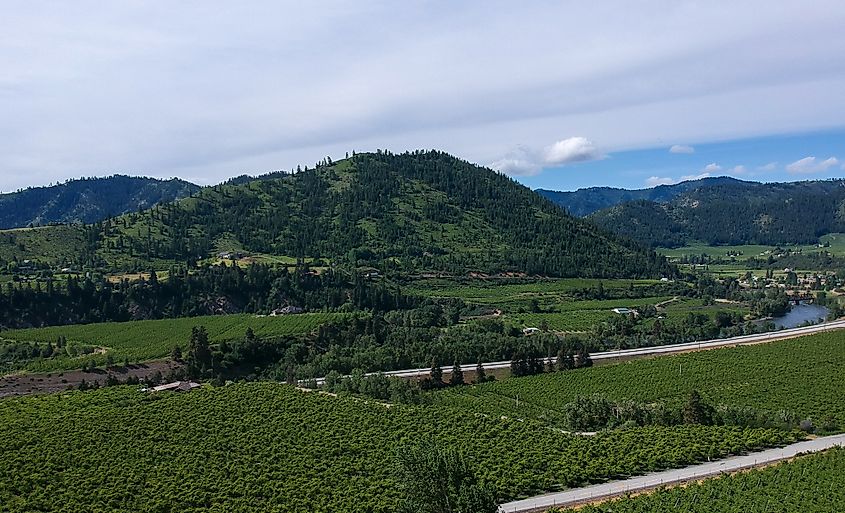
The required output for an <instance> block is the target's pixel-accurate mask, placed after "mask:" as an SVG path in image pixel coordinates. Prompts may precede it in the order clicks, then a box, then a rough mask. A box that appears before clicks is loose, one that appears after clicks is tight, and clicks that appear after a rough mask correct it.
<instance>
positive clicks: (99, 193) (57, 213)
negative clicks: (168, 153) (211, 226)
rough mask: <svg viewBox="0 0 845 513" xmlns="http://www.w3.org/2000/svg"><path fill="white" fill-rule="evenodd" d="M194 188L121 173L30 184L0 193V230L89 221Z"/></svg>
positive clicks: (186, 193) (180, 195)
mask: <svg viewBox="0 0 845 513" xmlns="http://www.w3.org/2000/svg"><path fill="white" fill-rule="evenodd" d="M198 190H199V187H198V186H196V185H194V184H192V183H188V182H185V181H182V180H175V179H174V180H156V179H154V178H142V177H132V176H123V175H114V176H110V177H108V178H84V179H81V180H71V181H69V182H65V183H63V184H59V185H53V186H50V187H33V188H29V189H24V190H21V191H18V192H13V193H10V194H0V229H8V228H21V227H26V226H41V225H46V224H50V223H93V222H96V221H101V220H103V219H106V218H109V217H113V216H116V215H120V214H125V213H127V212H137V211H139V210H142V209H147V208H149V207H152V206H153V205H156V204H159V203H165V202H169V201H173V200H176V199H180V198H184V197H187V196H190V195H191V194H194V193H195V192H197V191H198Z"/></svg>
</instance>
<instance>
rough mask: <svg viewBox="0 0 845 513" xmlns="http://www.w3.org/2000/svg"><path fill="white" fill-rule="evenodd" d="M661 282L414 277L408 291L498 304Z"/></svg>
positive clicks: (478, 302) (423, 294) (475, 302)
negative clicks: (581, 291) (493, 280)
mask: <svg viewBox="0 0 845 513" xmlns="http://www.w3.org/2000/svg"><path fill="white" fill-rule="evenodd" d="M657 283H660V281H658V280H600V279H590V278H562V279H545V280H536V281H532V282H530V283H511V284H509V283H500V282H489V283H485V282H483V281H481V280H475V281H472V282H470V283H467V284H462V283H456V282H455V281H452V280H445V279H426V280H419V281H415V282H414V283H413V284H411V285H410V286H408V287H407V290H408V292H410V293H413V294H416V295H421V296H427V297H456V298H460V299H463V300H464V301H466V302H468V303H473V304H498V303H508V302H513V301H521V300H526V299H531V298H533V297H544V296H551V297H553V298H558V297H561V296H564V297H570V296H571V294H572V293H573V292H576V291H578V290H583V289H593V288H596V287H598V286H599V284H601V286H602V287H604V288H605V289H606V290H613V289H616V290H618V289H627V288H630V287H644V286H648V285H654V284H657Z"/></svg>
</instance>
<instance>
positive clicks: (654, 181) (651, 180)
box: [645, 176, 677, 187]
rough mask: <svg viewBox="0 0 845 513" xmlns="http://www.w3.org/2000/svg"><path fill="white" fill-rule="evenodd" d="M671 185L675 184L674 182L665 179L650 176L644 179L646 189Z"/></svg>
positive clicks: (667, 178)
mask: <svg viewBox="0 0 845 513" xmlns="http://www.w3.org/2000/svg"><path fill="white" fill-rule="evenodd" d="M673 183H677V181H676V180H673V179H672V178H669V177H668V176H667V177H660V176H650V177H648V178H646V181H645V184H646V185H647V186H648V187H657V186H658V185H672V184H673Z"/></svg>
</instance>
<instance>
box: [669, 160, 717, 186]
mask: <svg viewBox="0 0 845 513" xmlns="http://www.w3.org/2000/svg"><path fill="white" fill-rule="evenodd" d="M712 165H713V164H711V166H712ZM707 167H710V166H707ZM705 169H706V168H705ZM719 169H721V168H719ZM709 176H710V173H700V174H697V175H684V176H682V177H681V179H680V180H679V181H681V182H688V181H690V180H701V179H702V178H708V177H709Z"/></svg>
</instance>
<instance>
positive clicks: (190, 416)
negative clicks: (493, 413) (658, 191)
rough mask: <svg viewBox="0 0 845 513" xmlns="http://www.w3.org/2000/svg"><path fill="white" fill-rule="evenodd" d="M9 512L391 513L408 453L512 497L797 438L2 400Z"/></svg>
mask: <svg viewBox="0 0 845 513" xmlns="http://www.w3.org/2000/svg"><path fill="white" fill-rule="evenodd" d="M0 439H2V440H3V443H2V444H0V461H3V465H0V504H2V509H3V511H8V512H23V511H87V512H91V513H97V512H106V511H108V512H112V511H179V512H183V513H191V512H200V511H203V512H205V511H221V512H222V511H236V512H253V511H254V512H259V511H260V512H266V511H276V512H336V511H344V512H358V511H360V512H392V511H395V510H396V507H397V505H398V504H397V503H398V500H399V496H398V493H399V487H398V483H397V482H396V481H395V477H394V476H395V473H394V468H395V467H394V461H395V454H396V451H397V448H398V447H399V446H400V445H401V444H402V443H404V442H408V441H419V440H427V439H428V440H434V441H435V442H436V443H438V444H440V445H441V446H444V447H453V448H456V449H459V450H461V451H462V452H464V453H465V454H466V455H467V457H468V458H469V459H470V460H471V461H472V463H473V465H474V466H475V467H476V469H477V471H478V473H479V474H480V477H481V479H483V480H484V481H485V482H487V483H490V484H492V485H494V486H495V487H496V489H497V490H498V494H499V496H500V497H501V498H502V499H512V498H516V497H519V496H524V495H526V494H533V493H537V492H541V491H546V490H554V489H559V488H561V487H566V486H576V485H583V484H586V483H589V482H595V481H600V480H604V479H608V478H621V477H625V476H628V475H631V474H635V473H642V472H647V471H651V470H657V469H663V468H668V467H676V466H680V465H685V464H689V463H691V462H696V461H702V460H706V459H708V458H715V457H720V456H724V455H727V454H730V453H739V452H744V451H747V450H750V449H754V448H760V447H764V446H772V445H779V444H783V443H789V442H791V441H793V440H794V439H795V435H794V434H792V433H789V432H785V431H779V430H769V429H741V428H735V427H730V428H729V427H706V426H682V427H673V428H666V427H653V428H640V429H631V430H624V431H615V432H608V433H602V434H600V435H598V436H594V437H579V436H572V435H567V434H564V433H561V432H559V431H555V430H552V429H549V428H547V427H546V426H544V425H543V424H540V423H537V422H532V421H525V422H523V421H519V420H506V419H501V418H498V417H495V418H494V417H487V416H483V415H475V414H472V413H467V412H462V411H460V410H455V409H452V408H447V407H411V406H401V405H395V406H393V407H389V408H388V407H385V405H382V404H377V403H373V402H365V401H361V400H355V399H352V398H344V397H330V396H325V395H322V394H318V393H305V392H300V391H298V390H295V389H293V388H292V387H290V386H287V385H280V384H274V383H267V382H265V383H244V384H235V385H229V386H226V387H221V388H203V389H199V390H195V391H193V392H190V393H186V394H172V393H158V394H146V393H143V392H140V391H138V390H137V389H135V388H132V387H127V386H123V387H114V388H107V389H100V390H95V391H87V392H68V393H62V394H54V395H50V396H41V397H26V398H19V399H8V400H3V401H0Z"/></svg>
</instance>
